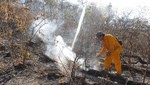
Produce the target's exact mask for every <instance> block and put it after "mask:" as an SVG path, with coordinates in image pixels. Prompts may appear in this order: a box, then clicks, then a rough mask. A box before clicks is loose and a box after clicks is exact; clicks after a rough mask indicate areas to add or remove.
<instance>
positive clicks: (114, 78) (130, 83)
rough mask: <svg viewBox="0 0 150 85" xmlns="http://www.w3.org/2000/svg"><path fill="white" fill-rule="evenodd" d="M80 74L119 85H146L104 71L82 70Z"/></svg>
mask: <svg viewBox="0 0 150 85" xmlns="http://www.w3.org/2000/svg"><path fill="white" fill-rule="evenodd" d="M81 72H82V73H85V74H88V75H92V76H95V77H103V78H109V79H110V80H111V81H113V82H118V83H119V84H123V85H146V84H145V83H144V84H143V83H139V82H134V81H130V80H128V79H126V78H124V77H122V76H118V75H115V74H110V73H108V72H106V71H104V70H102V71H96V70H92V69H91V70H88V71H85V70H82V71H81Z"/></svg>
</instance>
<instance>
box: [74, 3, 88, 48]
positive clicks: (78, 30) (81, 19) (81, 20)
mask: <svg viewBox="0 0 150 85" xmlns="http://www.w3.org/2000/svg"><path fill="white" fill-rule="evenodd" d="M85 10H86V5H85V6H84V7H83V11H82V14H81V17H80V20H79V24H78V27H77V31H76V34H75V37H74V40H73V43H72V50H73V49H74V45H75V42H76V40H77V37H78V35H79V32H80V29H81V25H82V22H83V18H84V15H85Z"/></svg>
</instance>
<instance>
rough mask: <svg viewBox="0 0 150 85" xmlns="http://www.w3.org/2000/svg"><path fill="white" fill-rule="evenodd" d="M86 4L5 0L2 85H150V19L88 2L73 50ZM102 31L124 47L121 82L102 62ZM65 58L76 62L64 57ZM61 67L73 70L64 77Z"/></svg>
mask: <svg viewBox="0 0 150 85" xmlns="http://www.w3.org/2000/svg"><path fill="white" fill-rule="evenodd" d="M80 3H81V5H74V4H71V3H69V2H67V1H66V0H0V84H2V85H16V84H17V85H18V84H19V85H32V84H33V85H34V84H35V85H40V84H41V85H45V84H46V85H47V84H48V85H49V84H52V85H105V84H110V85H130V84H137V85H141V84H143V85H146V84H150V81H149V79H150V66H149V64H150V57H149V56H150V53H149V52H150V47H149V46H150V37H149V36H150V25H149V21H148V19H146V18H143V17H142V16H139V17H138V16H137V17H134V18H131V16H133V15H132V12H130V13H128V12H126V13H125V14H124V15H122V16H121V17H120V16H119V15H118V13H117V12H116V10H114V9H112V8H113V5H111V4H110V5H108V6H107V7H106V8H103V9H102V8H98V7H97V6H96V5H95V4H94V3H91V4H88V5H87V7H86V10H85V15H84V18H83V21H82V24H81V30H80V32H79V35H78V37H77V39H76V42H75V45H74V49H71V48H70V47H71V45H72V42H73V39H74V36H75V34H76V30H77V27H78V24H79V20H80V16H81V14H82V10H83V6H85V5H86V3H83V2H82V0H80ZM143 10H144V9H143ZM98 31H103V32H105V33H110V34H113V35H114V36H115V37H116V38H118V39H119V40H121V41H122V43H123V53H122V55H121V62H122V68H123V74H124V76H122V77H121V78H118V77H115V75H113V74H111V73H110V74H107V73H105V72H103V71H102V69H103V58H101V60H102V61H100V63H99V62H98V61H99V60H98V59H97V58H96V55H97V53H99V50H100V48H101V45H100V43H101V42H97V40H96V39H95V34H96V33H97V32H98ZM58 35H59V36H58ZM60 36H62V38H63V39H60V38H61V37H60ZM60 40H61V41H60ZM57 41H58V42H57ZM74 53H76V54H74ZM70 55H73V56H70ZM64 56H67V57H69V58H70V57H71V58H70V59H64V58H63V57H64ZM72 57H73V58H72ZM75 57H76V58H75ZM65 58H66V57H65ZM81 58H82V59H81ZM60 59H61V61H60ZM63 59H64V60H63ZM80 59H81V60H80ZM77 60H80V61H77ZM80 64H83V65H82V66H80ZM99 64H100V65H99ZM60 67H61V68H60ZM80 67H83V68H80ZM58 68H59V69H58ZM60 69H64V70H65V71H66V70H67V71H66V72H65V73H64V72H61V71H62V70H61V71H60ZM68 69H69V71H68ZM87 69H88V70H87ZM89 69H90V70H89ZM95 69H96V70H95ZM64 70H63V71H64ZM81 70H82V71H81ZM115 79H116V80H115ZM115 82H117V84H116V83H115Z"/></svg>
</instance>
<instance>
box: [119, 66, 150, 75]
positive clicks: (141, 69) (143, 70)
mask: <svg viewBox="0 0 150 85" xmlns="http://www.w3.org/2000/svg"><path fill="white" fill-rule="evenodd" d="M122 68H123V71H125V70H128V71H134V72H136V73H139V74H142V75H144V73H145V72H146V76H147V77H150V70H148V69H146V68H137V67H134V66H131V65H128V64H123V65H122Z"/></svg>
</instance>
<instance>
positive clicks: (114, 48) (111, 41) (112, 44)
mask: <svg viewBox="0 0 150 85" xmlns="http://www.w3.org/2000/svg"><path fill="white" fill-rule="evenodd" d="M106 51H109V52H111V55H115V54H118V53H121V51H122V46H121V45H120V44H119V42H118V40H117V39H116V38H115V37H114V36H113V35H111V34H105V36H104V38H103V40H102V49H101V51H100V54H101V55H102V54H105V53H106Z"/></svg>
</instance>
